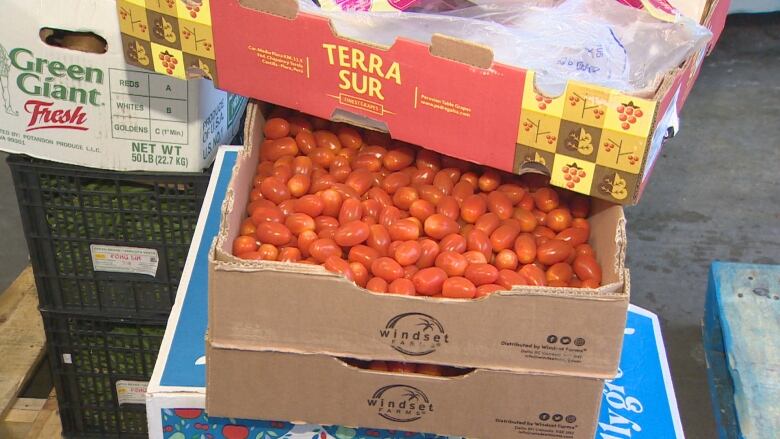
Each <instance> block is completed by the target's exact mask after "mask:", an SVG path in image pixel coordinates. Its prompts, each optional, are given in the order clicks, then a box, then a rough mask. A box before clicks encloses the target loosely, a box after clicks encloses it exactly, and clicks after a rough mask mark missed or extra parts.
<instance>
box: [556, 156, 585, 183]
mask: <svg viewBox="0 0 780 439" xmlns="http://www.w3.org/2000/svg"><path fill="white" fill-rule="evenodd" d="M561 171H562V172H563V179H564V180H565V181H566V187H567V188H569V189H574V186H576V185H577V183H579V182H581V181H582V179H583V178H585V177H587V176H588V172H587V171H585V170H584V169H583V168H581V167H579V166H577V163H576V162H575V163H572V164H569V165H566V166H564V167H563V168H561Z"/></svg>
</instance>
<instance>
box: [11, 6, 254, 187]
mask: <svg viewBox="0 0 780 439" xmlns="http://www.w3.org/2000/svg"><path fill="white" fill-rule="evenodd" d="M2 9H3V11H2V15H3V17H4V18H6V20H4V21H3V25H2V26H0V150H3V151H8V152H13V153H21V154H27V155H31V156H34V157H38V158H43V159H47V160H53V161H57V162H63V163H70V164H75V165H82V166H89V167H94V168H102V169H110V170H119V171H141V170H143V171H160V172H196V171H200V170H201V169H203V168H206V167H208V166H209V165H210V164H211V163H212V162H213V161H214V155H215V153H216V150H217V146H218V145H221V144H224V143H230V141H231V140H232V139H233V137H234V136H235V134H236V132H237V131H238V127H239V125H240V121H241V117H242V115H243V110H244V108H245V106H246V99H245V98H242V97H239V96H236V95H233V94H230V93H227V92H224V91H221V90H217V89H215V88H214V86H213V83H212V82H211V81H206V80H191V81H182V80H178V79H175V78H172V77H169V76H166V75H159V74H155V73H151V72H148V71H146V70H142V69H140V68H138V67H134V66H131V65H129V64H126V63H125V54H124V51H126V50H130V47H129V46H126V45H125V44H124V43H123V41H122V37H121V34H120V32H119V24H118V23H117V18H116V4H115V3H114V2H113V1H109V0H36V1H28V0H4V1H3V8H2ZM47 29H59V30H64V31H70V32H92V33H94V34H96V35H99V36H100V37H102V38H103V39H105V41H106V43H107V46H106V49H107V50H106V52H105V53H91V52H83V51H79V50H74V49H67V48H63V47H58V46H56V45H52V44H56V43H53V40H55V41H56V40H59V41H61V38H52V37H51V36H50V35H51V33H52V32H51V31H48V30H47ZM58 35H59V34H58ZM47 36H49V37H48V38H47V39H46V40H44V39H45V38H46V37H47ZM47 41H48V43H47ZM146 56H147V57H151V56H152V55H151V51H149V52H147V53H146Z"/></svg>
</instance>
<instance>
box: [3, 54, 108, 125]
mask: <svg viewBox="0 0 780 439" xmlns="http://www.w3.org/2000/svg"><path fill="white" fill-rule="evenodd" d="M12 67H13V68H14V69H16V70H17V71H18V72H19V73H18V76H17V77H16V88H18V89H19V90H20V91H21V92H22V93H24V94H25V95H27V96H29V97H30V99H28V100H27V101H26V102H25V103H24V105H23V106H22V109H23V110H24V111H25V112H26V113H27V114H29V115H30V120H29V122H28V123H27V130H26V131H34V130H43V129H70V130H79V131H86V130H88V129H89V127H87V126H86V123H87V108H89V106H94V107H99V106H102V105H103V103H101V102H100V96H101V93H100V90H99V89H98V88H89V87H88V88H84V87H83V85H84V84H98V85H100V84H103V81H104V73H103V71H102V70H100V69H97V68H94V67H85V66H81V65H78V64H70V65H67V64H64V63H62V62H60V61H52V60H48V59H46V58H38V57H36V56H35V55H34V54H33V52H32V51H30V50H28V49H25V48H16V49H12V50H11V51H10V52H7V51H6V50H5V48H3V46H2V45H0V88H2V90H0V91H2V104H3V106H4V108H5V112H6V113H7V114H10V115H13V116H17V115H18V114H19V113H18V111H17V110H16V109H14V108H13V105H12V103H11V90H10V88H9V76H10V73H11V71H12ZM62 80H66V81H77V82H78V83H79V85H80V86H73V85H63V84H61V83H60V81H62Z"/></svg>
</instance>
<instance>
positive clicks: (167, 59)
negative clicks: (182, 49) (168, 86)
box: [159, 50, 179, 75]
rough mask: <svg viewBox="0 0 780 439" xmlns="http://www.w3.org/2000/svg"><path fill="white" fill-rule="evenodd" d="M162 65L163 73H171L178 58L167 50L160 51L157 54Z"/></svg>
mask: <svg viewBox="0 0 780 439" xmlns="http://www.w3.org/2000/svg"><path fill="white" fill-rule="evenodd" d="M159 58H160V61H161V62H162V66H163V68H164V69H165V73H167V74H169V75H173V71H174V70H175V69H176V65H177V64H179V60H178V59H176V57H175V56H173V55H171V53H170V52H168V51H167V50H166V51H165V52H161V53H160V55H159Z"/></svg>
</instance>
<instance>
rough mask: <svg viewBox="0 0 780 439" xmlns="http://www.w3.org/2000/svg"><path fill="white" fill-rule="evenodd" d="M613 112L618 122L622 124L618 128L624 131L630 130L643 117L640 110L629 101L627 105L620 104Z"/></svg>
mask: <svg viewBox="0 0 780 439" xmlns="http://www.w3.org/2000/svg"><path fill="white" fill-rule="evenodd" d="M615 110H616V111H617V112H618V120H619V121H620V122H622V123H621V124H620V127H621V128H623V129H624V130H629V129H631V127H632V126H633V125H634V124H636V123H637V122H638V121H639V119H641V118H642V116H644V113H643V112H642V109H640V108H639V106H637V105H636V104H634V101H630V102H628V103H627V104H620V105H618V107H617V108H616V109H615Z"/></svg>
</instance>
